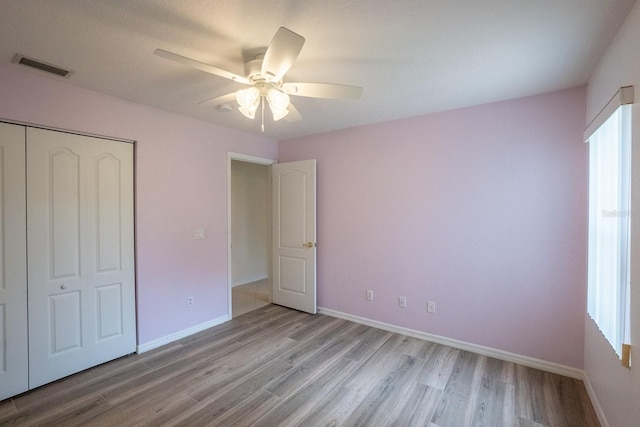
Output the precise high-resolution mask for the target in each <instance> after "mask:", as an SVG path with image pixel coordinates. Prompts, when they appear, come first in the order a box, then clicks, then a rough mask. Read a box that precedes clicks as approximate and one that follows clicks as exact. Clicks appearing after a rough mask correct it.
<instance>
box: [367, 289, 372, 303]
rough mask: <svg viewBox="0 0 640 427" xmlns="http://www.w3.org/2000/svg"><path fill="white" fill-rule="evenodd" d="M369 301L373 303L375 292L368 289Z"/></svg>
mask: <svg viewBox="0 0 640 427" xmlns="http://www.w3.org/2000/svg"><path fill="white" fill-rule="evenodd" d="M367 301H373V291H372V290H371V289H367Z"/></svg>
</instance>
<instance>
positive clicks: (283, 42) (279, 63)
mask: <svg viewBox="0 0 640 427" xmlns="http://www.w3.org/2000/svg"><path fill="white" fill-rule="evenodd" d="M303 45H304V37H302V36H301V35H299V34H296V33H294V32H293V31H291V30H289V29H287V28H285V27H280V28H279V29H278V31H277V32H276V35H275V36H273V40H271V43H270V44H269V47H268V48H267V51H266V52H265V54H264V59H263V61H262V70H261V74H262V75H263V76H267V77H268V78H269V79H271V81H274V82H278V81H280V80H282V77H283V76H284V75H285V73H286V72H287V71H288V70H289V68H291V66H292V65H293V63H294V62H295V60H296V58H297V57H298V55H299V54H300V51H301V50H302V46H303Z"/></svg>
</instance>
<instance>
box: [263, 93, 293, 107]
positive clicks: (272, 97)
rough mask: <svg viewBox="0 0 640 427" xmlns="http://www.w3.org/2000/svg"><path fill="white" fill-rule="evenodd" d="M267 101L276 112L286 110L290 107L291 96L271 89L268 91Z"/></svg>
mask: <svg viewBox="0 0 640 427" xmlns="http://www.w3.org/2000/svg"><path fill="white" fill-rule="evenodd" d="M267 100H268V101H269V105H270V106H271V108H272V109H275V110H286V109H287V107H288V106H289V95H287V94H286V93H284V92H282V91H281V90H278V89H274V88H271V89H269V90H268V91H267Z"/></svg>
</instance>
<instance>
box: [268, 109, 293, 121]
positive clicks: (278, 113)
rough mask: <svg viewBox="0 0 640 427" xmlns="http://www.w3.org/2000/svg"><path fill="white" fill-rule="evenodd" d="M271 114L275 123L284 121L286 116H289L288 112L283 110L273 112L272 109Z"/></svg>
mask: <svg viewBox="0 0 640 427" xmlns="http://www.w3.org/2000/svg"><path fill="white" fill-rule="evenodd" d="M271 113H273V121H274V122H277V121H278V120H280V119H284V118H285V117H286V116H287V114H289V110H287V109H284V110H274V109H273V108H272V109H271Z"/></svg>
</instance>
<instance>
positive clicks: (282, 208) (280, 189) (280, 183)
mask: <svg viewBox="0 0 640 427" xmlns="http://www.w3.org/2000/svg"><path fill="white" fill-rule="evenodd" d="M272 198H273V302H274V303H275V304H279V305H283V306H286V307H291V308H294V309H296V310H300V311H306V312H308V313H313V314H315V313H316V161H315V160H303V161H298V162H291V163H278V164H274V165H273V166H272Z"/></svg>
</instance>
